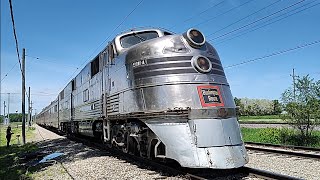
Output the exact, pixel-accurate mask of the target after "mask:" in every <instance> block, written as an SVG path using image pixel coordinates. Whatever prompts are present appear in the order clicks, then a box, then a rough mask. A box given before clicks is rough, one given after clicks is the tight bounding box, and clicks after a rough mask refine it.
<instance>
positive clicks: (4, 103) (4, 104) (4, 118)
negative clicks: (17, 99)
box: [3, 101, 7, 123]
mask: <svg viewBox="0 0 320 180" xmlns="http://www.w3.org/2000/svg"><path fill="white" fill-rule="evenodd" d="M3 122H4V123H7V122H6V101H3Z"/></svg>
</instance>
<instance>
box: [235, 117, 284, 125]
mask: <svg viewBox="0 0 320 180" xmlns="http://www.w3.org/2000/svg"><path fill="white" fill-rule="evenodd" d="M239 121H240V123H285V121H284V120H282V119H281V117H280V116H279V115H266V116H239Z"/></svg>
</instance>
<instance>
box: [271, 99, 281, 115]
mask: <svg viewBox="0 0 320 180" xmlns="http://www.w3.org/2000/svg"><path fill="white" fill-rule="evenodd" d="M272 106H273V111H272V114H273V115H278V114H280V113H281V112H282V107H281V104H280V103H279V101H278V100H273V101H272Z"/></svg>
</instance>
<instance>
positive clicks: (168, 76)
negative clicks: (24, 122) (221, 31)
mask: <svg viewBox="0 0 320 180" xmlns="http://www.w3.org/2000/svg"><path fill="white" fill-rule="evenodd" d="M37 123H38V124H42V125H46V126H52V127H55V128H58V129H59V130H61V131H64V132H67V133H76V134H77V133H79V134H83V135H87V136H95V137H100V138H102V139H103V141H104V142H105V143H106V144H108V145H109V146H114V147H116V148H119V149H122V150H123V151H124V152H129V153H133V154H136V155H139V156H143V157H148V158H169V159H173V160H176V161H177V162H179V163H180V165H181V166H183V167H190V168H214V169H229V168H237V167H241V166H243V165H245V164H246V163H247V162H248V156H247V153H246V149H245V147H244V143H243V141H242V138H241V133H240V129H239V124H238V122H237V118H236V110H235V104H234V101H233V97H232V94H231V91H230V87H229V84H228V82H227V79H226V76H225V73H224V70H223V67H222V64H221V62H220V59H219V56H218V54H217V52H216V50H215V49H214V48H213V47H212V46H211V45H210V44H209V43H208V42H206V41H205V37H204V35H203V34H202V33H201V32H200V31H198V30H196V29H190V30H188V31H187V32H185V33H183V34H171V33H170V32H168V31H165V30H161V29H141V30H132V31H129V32H126V33H123V34H120V35H118V36H116V37H115V38H114V39H113V40H112V41H111V42H109V43H108V45H107V46H106V48H105V49H104V50H103V51H101V52H100V53H99V54H98V55H97V56H96V57H95V58H94V59H93V60H92V61H91V62H90V63H88V64H87V65H86V66H85V67H84V68H83V69H82V71H81V72H80V73H79V74H78V75H77V76H76V77H75V78H74V79H73V80H72V81H71V82H69V84H68V85H67V86H66V87H65V88H64V89H63V90H62V91H61V92H60V94H59V96H58V97H57V99H56V100H55V101H53V102H52V103H51V104H50V105H49V106H48V107H46V108H44V109H43V110H42V112H41V113H40V114H39V115H38V116H37Z"/></svg>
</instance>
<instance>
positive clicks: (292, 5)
mask: <svg viewBox="0 0 320 180" xmlns="http://www.w3.org/2000/svg"><path fill="white" fill-rule="evenodd" d="M303 1H305V0H301V1H299V2H296V3H294V4H291V5H290V6H287V7H285V8H283V9H280V10H278V11H276V12H274V13H271V14H269V15H267V16H264V17H262V18H260V19H257V20H255V21H253V22H251V23H248V24H246V25H244V26H241V27H239V28H236V29H234V30H232V31H229V32H227V33H225V34H222V35H220V36H217V37H215V38H212V39H210V40H209V41H213V40H215V39H218V38H222V37H224V36H227V35H229V34H231V33H234V32H236V31H239V30H241V29H243V28H246V27H248V26H250V25H252V24H255V23H258V22H260V21H262V20H264V19H267V18H269V17H271V16H273V15H275V14H278V13H280V12H282V11H284V10H287V9H289V8H291V7H294V6H296V5H298V4H300V3H302V2H303Z"/></svg>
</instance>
